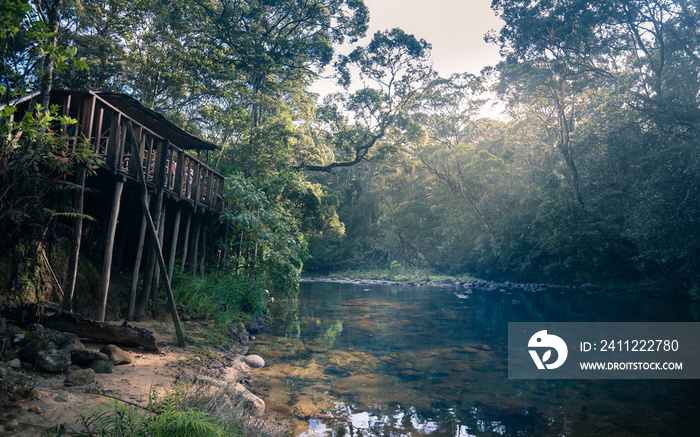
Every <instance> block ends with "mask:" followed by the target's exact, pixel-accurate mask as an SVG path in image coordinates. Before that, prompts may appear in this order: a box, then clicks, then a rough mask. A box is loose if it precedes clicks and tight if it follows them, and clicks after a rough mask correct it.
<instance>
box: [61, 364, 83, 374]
mask: <svg viewBox="0 0 700 437" xmlns="http://www.w3.org/2000/svg"><path fill="white" fill-rule="evenodd" d="M76 370H80V367H79V366H76V365H75V364H71V365H70V366H68V368H67V369H66V370H64V371H63V374H64V375H70V374H71V373H73V372H75V371H76Z"/></svg>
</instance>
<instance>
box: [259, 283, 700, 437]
mask: <svg viewBox="0 0 700 437" xmlns="http://www.w3.org/2000/svg"><path fill="white" fill-rule="evenodd" d="M271 309H272V312H273V318H274V321H273V323H272V325H271V326H272V330H271V331H270V332H267V333H263V334H261V335H260V336H258V338H257V339H255V340H254V341H253V342H251V351H250V352H251V353H257V354H259V355H261V356H263V357H264V358H265V360H266V362H267V365H266V366H265V367H264V368H263V369H261V370H259V371H256V372H255V373H254V377H255V381H254V382H253V391H254V392H255V393H256V394H258V395H259V396H261V397H262V398H263V399H264V400H265V403H266V405H267V411H269V412H270V413H272V414H274V415H275V416H276V418H277V419H278V420H288V421H289V423H290V432H291V435H294V436H312V435H317V436H351V435H352V436H424V435H430V436H435V437H442V436H450V437H467V436H495V435H504V436H655V437H656V436H681V435H683V436H685V435H700V396H699V395H698V394H699V393H700V380H517V379H508V371H507V369H508V366H507V365H508V362H507V359H508V351H507V333H508V326H507V325H508V322H541V321H556V322H626V321H648V322H660V321H673V322H696V321H698V320H700V306H699V305H698V304H691V303H688V302H678V301H665V300H661V299H658V298H645V297H639V296H626V295H612V294H605V293H590V292H584V291H582V290H578V289H568V288H567V289H556V288H546V289H539V290H530V289H523V288H519V287H513V288H505V287H502V288H497V289H495V290H494V289H490V290H487V289H479V288H473V287H470V288H464V287H400V286H377V285H371V286H368V285H351V284H337V283H304V284H302V288H301V292H300V294H299V296H298V298H297V299H278V300H277V301H276V302H275V303H274V304H273V305H272V308H271Z"/></svg>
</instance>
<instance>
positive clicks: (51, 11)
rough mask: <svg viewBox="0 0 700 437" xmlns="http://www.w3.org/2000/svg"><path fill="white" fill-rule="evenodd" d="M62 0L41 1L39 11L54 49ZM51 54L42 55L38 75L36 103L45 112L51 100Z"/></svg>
mask: <svg viewBox="0 0 700 437" xmlns="http://www.w3.org/2000/svg"><path fill="white" fill-rule="evenodd" d="M62 3H63V0H42V1H41V3H40V9H41V13H42V16H43V19H44V20H46V25H47V26H48V29H49V32H51V33H53V35H52V36H51V37H50V38H49V40H48V44H49V45H50V46H51V47H53V48H55V47H56V45H57V43H58V27H59V24H60V22H61V6H62ZM54 62H55V59H54V55H53V52H49V53H47V54H46V55H44V57H43V59H42V60H41V72H40V73H39V101H38V103H39V104H40V105H41V106H42V107H43V108H44V110H46V109H47V108H48V107H49V102H50V99H51V88H52V86H53V67H54Z"/></svg>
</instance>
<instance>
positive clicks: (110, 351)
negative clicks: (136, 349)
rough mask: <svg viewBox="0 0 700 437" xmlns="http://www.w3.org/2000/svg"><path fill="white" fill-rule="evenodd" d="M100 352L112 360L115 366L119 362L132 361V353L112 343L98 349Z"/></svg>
mask: <svg viewBox="0 0 700 437" xmlns="http://www.w3.org/2000/svg"><path fill="white" fill-rule="evenodd" d="M100 352H102V353H103V354H105V355H107V356H108V357H109V359H110V360H112V362H113V363H114V365H115V366H118V365H120V364H131V363H132V362H134V356H133V355H131V354H130V353H129V352H126V351H124V350H122V349H121V348H119V347H117V346H115V345H113V344H108V345H107V346H105V347H103V348H102V349H100Z"/></svg>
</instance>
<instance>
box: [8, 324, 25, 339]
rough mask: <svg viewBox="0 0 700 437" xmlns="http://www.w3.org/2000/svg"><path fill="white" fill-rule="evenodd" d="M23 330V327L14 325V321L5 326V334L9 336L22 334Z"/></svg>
mask: <svg viewBox="0 0 700 437" xmlns="http://www.w3.org/2000/svg"><path fill="white" fill-rule="evenodd" d="M21 332H22V328H20V327H19V326H17V325H14V324H12V323H8V324H7V326H5V335H6V336H8V337H12V336H13V335H16V334H20V333H21Z"/></svg>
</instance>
